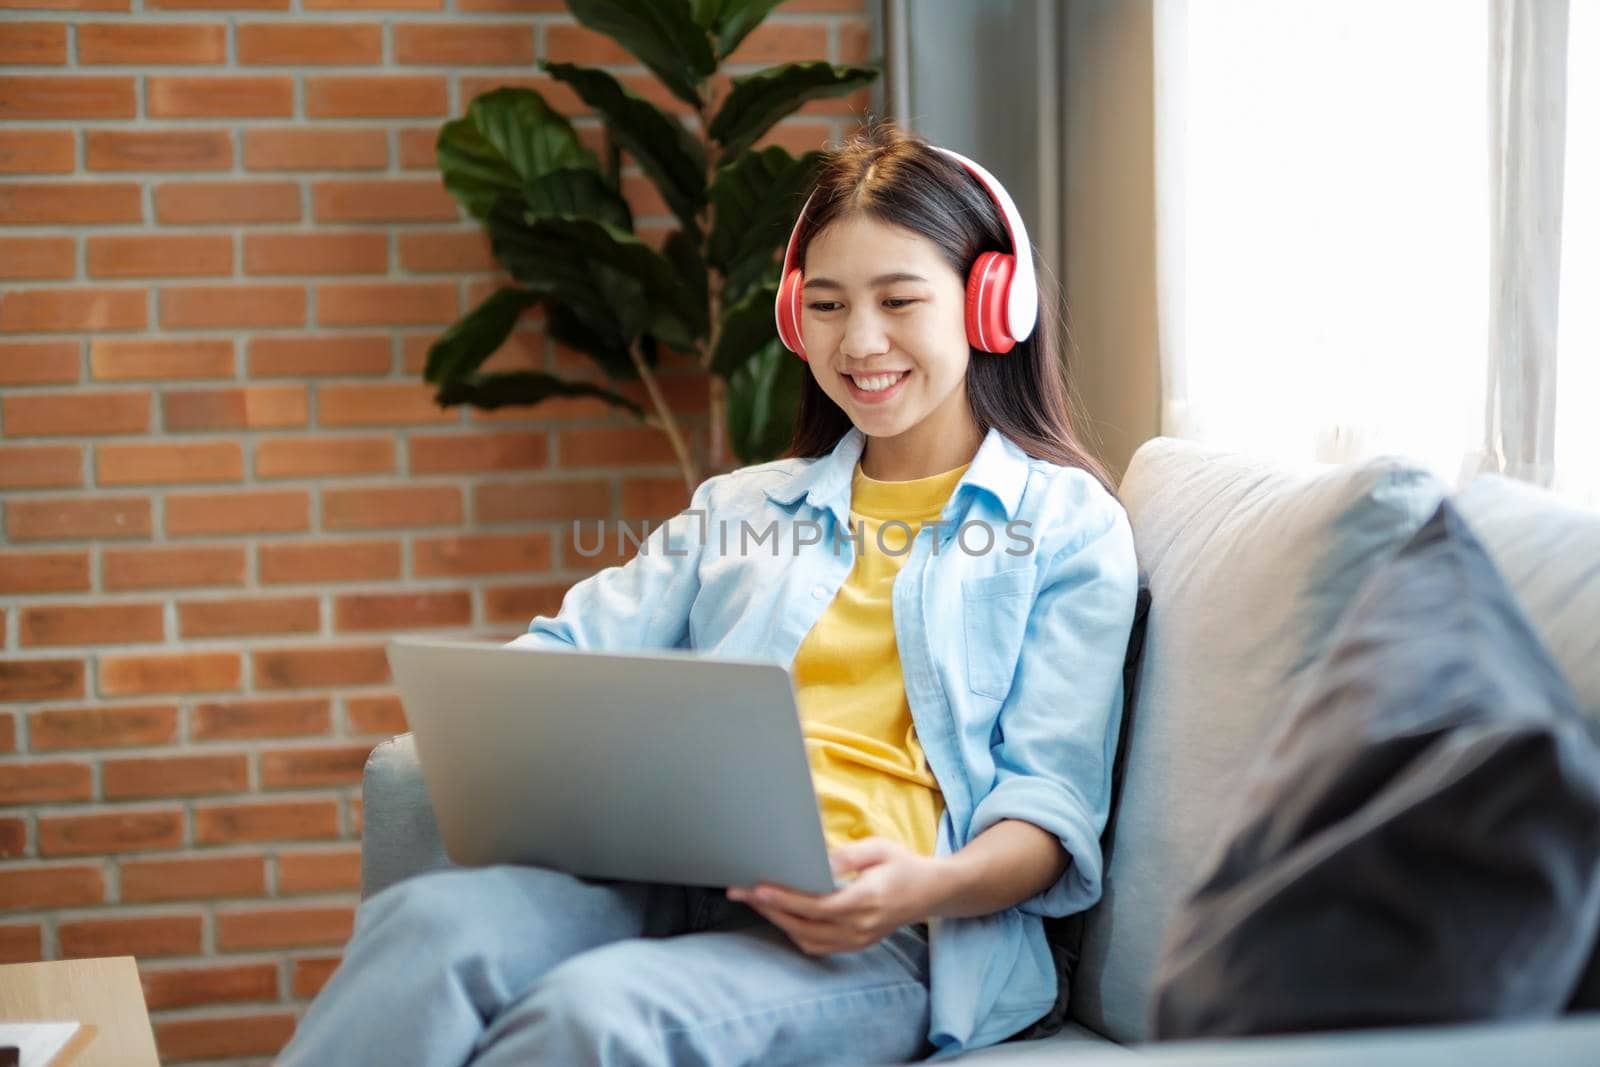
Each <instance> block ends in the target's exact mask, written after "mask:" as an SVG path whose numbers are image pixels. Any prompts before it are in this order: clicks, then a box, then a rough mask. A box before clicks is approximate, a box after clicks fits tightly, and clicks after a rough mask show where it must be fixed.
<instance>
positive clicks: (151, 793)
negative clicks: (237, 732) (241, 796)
mask: <svg viewBox="0 0 1600 1067" xmlns="http://www.w3.org/2000/svg"><path fill="white" fill-rule="evenodd" d="M249 787H250V763H249V760H247V759H246V758H245V756H244V755H243V754H242V753H240V754H235V755H217V756H160V757H140V758H133V759H107V760H104V761H102V762H101V764H100V788H101V791H102V793H103V794H104V796H105V799H107V800H145V799H150V798H153V797H194V796H210V795H213V794H216V793H243V792H244V791H245V790H247V789H249Z"/></svg>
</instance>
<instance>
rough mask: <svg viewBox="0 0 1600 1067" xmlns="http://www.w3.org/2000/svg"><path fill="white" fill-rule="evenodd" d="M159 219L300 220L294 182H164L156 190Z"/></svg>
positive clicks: (178, 221)
mask: <svg viewBox="0 0 1600 1067" xmlns="http://www.w3.org/2000/svg"><path fill="white" fill-rule="evenodd" d="M155 207H156V221H157V222H160V223H163V224H165V225H189V224H194V225H200V224H206V223H236V222H298V221H300V187H299V186H298V185H296V184H295V183H294V182H254V181H217V182H162V183H160V184H159V185H157V186H156V189H155Z"/></svg>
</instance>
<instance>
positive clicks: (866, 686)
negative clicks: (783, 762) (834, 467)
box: [791, 463, 968, 856]
mask: <svg viewBox="0 0 1600 1067" xmlns="http://www.w3.org/2000/svg"><path fill="white" fill-rule="evenodd" d="M967 466H968V465H967V464H963V465H962V466H960V467H957V468H955V469H954V470H950V471H945V472H944V473H943V474H935V475H933V476H932V477H929V478H916V479H913V480H911V481H903V482H880V481H877V480H875V479H872V478H868V477H867V476H866V475H865V474H862V473H861V465H860V464H859V463H857V464H856V468H855V473H854V475H853V477H852V479H851V490H850V535H851V536H852V537H853V538H856V539H857V540H856V544H855V555H856V559H855V566H854V567H853V568H852V569H851V571H850V576H849V577H848V578H847V579H846V580H845V583H844V585H843V586H842V587H841V588H840V589H839V593H838V595H837V596H835V597H834V599H833V602H832V603H831V604H829V605H828V607H827V609H826V610H825V611H824V612H823V613H822V617H821V618H820V619H818V620H817V623H816V625H815V626H813V627H812V629H811V632H810V633H808V634H807V635H806V637H805V640H803V641H802V642H801V643H800V649H799V651H798V652H797V653H796V654H795V658H794V664H793V665H792V668H791V670H792V672H793V674H794V679H795V695H796V699H797V701H798V703H799V707H800V724H801V732H802V733H803V734H804V735H805V741H806V755H807V757H808V758H809V759H810V762H811V778H812V782H813V783H814V785H815V788H816V792H817V802H818V804H819V806H820V807H821V809H822V828H823V833H824V836H825V837H826V838H827V842H828V846H829V847H830V848H832V847H837V846H838V845H842V844H844V843H846V842H848V841H853V840H856V839H858V838H863V837H887V838H891V839H893V840H896V841H899V842H900V843H901V844H904V845H905V846H907V847H908V848H910V849H912V850H913V851H916V852H919V853H921V854H923V855H928V856H931V855H933V852H934V842H935V835H936V833H937V831H938V826H939V816H940V814H941V813H942V812H943V810H944V798H943V796H942V795H941V794H940V792H939V783H938V782H937V781H935V780H934V777H933V772H932V771H931V770H929V768H928V761H927V759H926V758H925V757H924V755H923V752H922V744H921V742H919V741H918V740H917V731H916V728H915V727H914V726H913V725H912V722H911V707H910V704H909V703H908V702H907V700H906V690H905V682H904V679H903V677H902V675H901V672H900V648H899V645H898V643H897V642H896V641H895V635H894V603H893V595H892V594H893V589H894V580H895V576H896V575H898V574H899V573H900V568H901V566H902V565H903V564H904V563H905V561H906V559H908V558H909V556H910V552H909V545H910V539H911V538H913V537H915V536H916V532H917V530H918V529H920V528H921V526H922V524H923V523H924V522H927V521H929V520H932V519H937V518H938V517H939V513H940V512H941V511H942V510H943V509H944V505H945V502H946V501H948V500H949V499H950V494H951V492H953V491H954V489H955V487H956V483H957V482H959V481H960V480H961V475H962V474H963V473H964V472H965V471H966V469H967ZM890 519H897V520H899V521H900V522H903V523H905V526H900V525H898V524H891V525H888V526H884V525H883V523H884V522H885V521H886V520H890ZM908 527H909V534H908V532H907V528H908ZM863 532H864V533H865V536H864V537H862V536H861V534H862V533H863ZM880 533H881V536H882V546H881V547H880V543H879V537H880ZM885 549H887V551H885ZM841 551H842V549H841Z"/></svg>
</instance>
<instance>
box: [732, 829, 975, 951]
mask: <svg viewBox="0 0 1600 1067" xmlns="http://www.w3.org/2000/svg"><path fill="white" fill-rule="evenodd" d="M828 860H829V863H830V864H831V865H832V867H833V873H834V876H835V877H840V876H842V875H845V874H849V873H851V872H856V877H855V879H854V880H852V881H851V882H850V883H849V884H847V885H846V886H845V887H844V888H843V889H836V890H834V891H833V892H832V893H823V894H820V895H819V894H813V893H800V892H796V891H795V890H792V889H785V888H783V887H781V886H776V885H766V884H763V885H758V886H756V887H754V888H753V889H745V888H741V887H737V886H735V887H731V888H729V890H728V899H729V900H736V901H740V902H741V903H744V904H748V905H749V906H750V907H751V908H752V909H754V910H755V911H756V912H758V913H759V914H761V915H762V916H764V917H766V918H767V919H768V920H770V921H771V922H772V923H773V925H775V926H777V927H778V928H779V929H781V930H782V931H783V932H784V933H786V934H788V935H789V939H790V940H791V941H793V942H794V943H795V944H796V945H797V946H799V948H800V950H801V951H803V952H805V953H807V954H809V955H812V956H825V955H829V954H832V953H836V952H859V951H861V950H862V949H864V948H867V947H869V946H871V945H875V944H877V943H878V942H879V941H881V940H882V939H883V938H885V937H888V936H889V935H890V934H891V933H893V932H894V931H895V930H898V929H899V928H900V927H902V926H904V925H905V924H906V923H911V922H922V921H924V920H926V919H927V918H929V916H931V915H932V914H933V913H934V912H935V911H936V910H937V906H938V903H939V901H940V900H941V899H942V898H943V895H944V892H945V889H946V884H947V881H948V879H947V877H946V874H945V868H944V865H943V863H942V862H941V861H940V860H939V859H937V858H935V857H932V856H923V855H921V854H919V853H916V852H913V851H911V850H910V849H908V848H906V847H905V846H904V845H902V844H900V843H898V842H896V841H891V840H889V839H887V838H882V837H868V838H864V839H862V840H860V841H855V842H852V843H850V844H848V845H844V846H842V847H840V848H836V849H831V850H829V852H828Z"/></svg>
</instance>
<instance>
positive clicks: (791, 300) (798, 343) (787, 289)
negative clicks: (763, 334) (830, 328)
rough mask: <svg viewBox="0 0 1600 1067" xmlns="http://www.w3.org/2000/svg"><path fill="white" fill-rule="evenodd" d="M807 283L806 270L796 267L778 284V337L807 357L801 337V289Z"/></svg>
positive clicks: (796, 351) (784, 343) (800, 354)
mask: <svg viewBox="0 0 1600 1067" xmlns="http://www.w3.org/2000/svg"><path fill="white" fill-rule="evenodd" d="M804 283H805V272H804V271H802V270H800V269H799V268H798V267H796V268H795V269H794V270H791V271H790V272H789V273H788V274H786V275H784V279H783V282H782V284H780V285H779V286H778V304H777V314H778V339H779V340H780V341H782V342H783V347H785V348H787V349H788V350H789V351H791V352H793V353H794V354H795V355H797V356H799V357H800V358H801V359H805V358H806V346H805V342H804V341H803V340H801V338H800V290H801V287H802V286H803V285H804Z"/></svg>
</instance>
